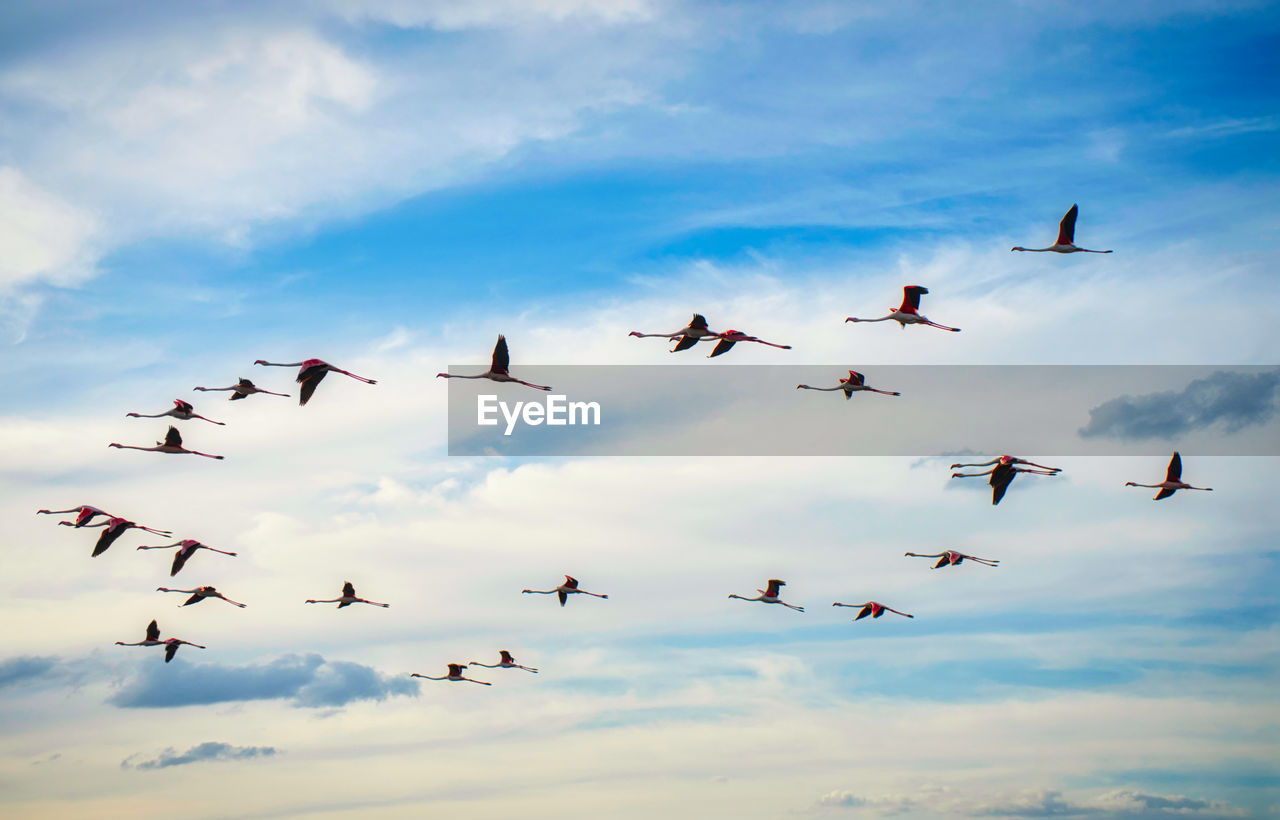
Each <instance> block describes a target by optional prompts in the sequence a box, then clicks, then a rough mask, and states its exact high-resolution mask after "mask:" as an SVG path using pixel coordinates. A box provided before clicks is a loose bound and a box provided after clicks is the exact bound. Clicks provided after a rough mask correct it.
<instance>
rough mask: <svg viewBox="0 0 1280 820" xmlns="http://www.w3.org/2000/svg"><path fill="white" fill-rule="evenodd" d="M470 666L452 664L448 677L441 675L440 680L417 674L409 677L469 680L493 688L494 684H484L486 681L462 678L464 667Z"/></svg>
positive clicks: (431, 678)
mask: <svg viewBox="0 0 1280 820" xmlns="http://www.w3.org/2000/svg"><path fill="white" fill-rule="evenodd" d="M469 665H470V664H465V663H451V664H449V674H447V675H441V676H440V677H438V678H433V677H431V676H430V675H419V674H418V673H417V672H414V673H413V674H411V675H409V677H411V678H426V679H427V680H452V681H459V680H468V681H471V682H472V683H478V684H480V685H481V686H492V685H493V684H491V683H485V682H484V681H482V680H476V679H475V678H464V677H463V676H462V669H463V667H465V666H469Z"/></svg>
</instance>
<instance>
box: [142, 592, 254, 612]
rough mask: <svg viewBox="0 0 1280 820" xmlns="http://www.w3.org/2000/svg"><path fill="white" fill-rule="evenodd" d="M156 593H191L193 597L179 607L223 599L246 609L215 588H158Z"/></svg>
mask: <svg viewBox="0 0 1280 820" xmlns="http://www.w3.org/2000/svg"><path fill="white" fill-rule="evenodd" d="M156 592H181V593H184V594H188V593H189V594H190V595H191V597H190V598H188V599H187V600H185V601H183V602H182V603H181V604H178V606H191V605H192V604H198V603H200V602H201V601H203V600H204V599H205V598H221V599H222V600H224V601H226V602H227V603H229V604H232V605H234V606H238V607H240V608H241V609H244V607H245V605H244V604H242V603H240V602H239V601H233V600H231V599H230V598H228V597H227V596H225V595H223V594H222V593H221V592H219V591H218V590H216V589H214V588H213V587H196V588H195V589H169V588H168V587H156Z"/></svg>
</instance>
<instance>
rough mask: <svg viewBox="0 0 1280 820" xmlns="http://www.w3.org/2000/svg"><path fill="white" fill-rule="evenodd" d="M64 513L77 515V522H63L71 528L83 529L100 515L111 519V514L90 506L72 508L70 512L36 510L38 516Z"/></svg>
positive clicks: (83, 505)
mask: <svg viewBox="0 0 1280 820" xmlns="http://www.w3.org/2000/svg"><path fill="white" fill-rule="evenodd" d="M63 513H75V514H76V520H75V522H74V523H73V522H71V521H66V522H63V523H65V524H66V525H67V526H69V527H83V526H84V525H85V524H88V523H89V522H90V521H92V520H93V519H94V518H96V517H97V516H99V515H105V516H106V517H107V518H111V517H112V516H111V513H109V512H106V511H105V510H100V509H98V508H97V507H90V506H89V505H88V504H81V505H80V506H79V507H72V508H71V509H69V510H36V515H62V514H63Z"/></svg>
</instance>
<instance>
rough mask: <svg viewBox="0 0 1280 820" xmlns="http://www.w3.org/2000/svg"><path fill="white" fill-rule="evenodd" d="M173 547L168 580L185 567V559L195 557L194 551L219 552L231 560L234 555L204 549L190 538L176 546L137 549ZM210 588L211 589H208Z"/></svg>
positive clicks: (162, 545)
mask: <svg viewBox="0 0 1280 820" xmlns="http://www.w3.org/2000/svg"><path fill="white" fill-rule="evenodd" d="M174 547H177V548H178V551H177V552H175V553H174V554H173V566H171V567H170V568H169V577H170V578H172V577H173V576H175V575H177V574H178V571H179V570H181V569H182V568H183V567H184V566H186V565H187V559H188V558H190V557H191V556H193V555H195V554H196V550H209V551H210V552H220V553H222V554H223V555H230V556H232V557H233V558H234V557H235V555H236V554H235V553H234V552H227V551H226V550H220V549H215V548H214V547H206V546H205V545H204V544H201V543H200V542H199V541H195V540H192V539H190V538H186V539H183V540H182V541H179V542H178V543H176V544H160V545H156V546H152V547H138V549H140V550H171V549H173V548H174ZM212 588H213V587H210V589H212Z"/></svg>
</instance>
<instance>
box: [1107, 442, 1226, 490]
mask: <svg viewBox="0 0 1280 820" xmlns="http://www.w3.org/2000/svg"><path fill="white" fill-rule="evenodd" d="M1124 486H1126V487H1151V488H1153V489H1154V488H1156V487H1158V488H1160V492H1158V493H1156V497H1155V498H1153V499H1151V500H1152V501H1163V500H1164V499H1166V498H1168V497H1169V496H1171V495H1173V494H1174V493H1176V492H1177V491H1178V490H1202V491H1204V492H1213V488H1212V487H1192V486H1191V485H1190V484H1188V483H1187V482H1185V481H1183V480H1182V456H1181V455H1180V454H1179V453H1176V452H1175V453H1174V454H1173V458H1171V459H1169V467H1168V469H1167V470H1166V471H1165V476H1164V481H1161V482H1160V483H1159V484H1138V483H1136V482H1133V481H1126V482H1125V483H1124Z"/></svg>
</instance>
